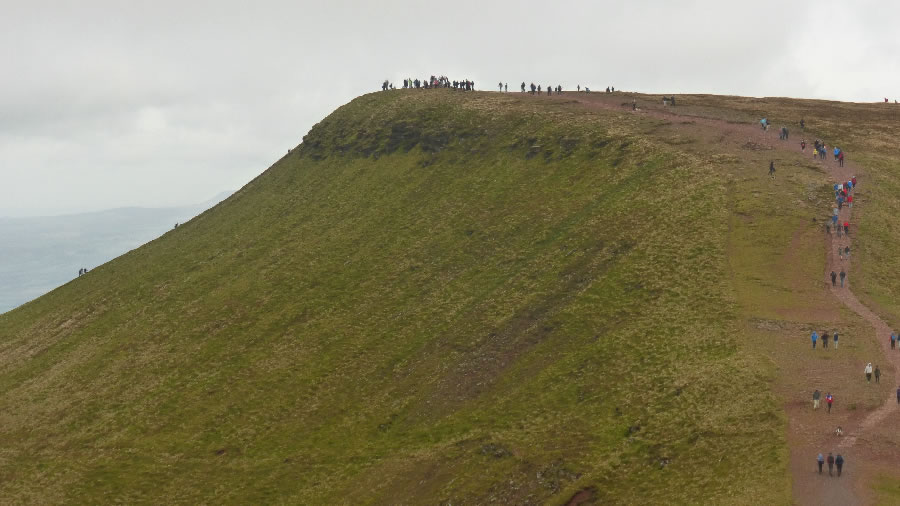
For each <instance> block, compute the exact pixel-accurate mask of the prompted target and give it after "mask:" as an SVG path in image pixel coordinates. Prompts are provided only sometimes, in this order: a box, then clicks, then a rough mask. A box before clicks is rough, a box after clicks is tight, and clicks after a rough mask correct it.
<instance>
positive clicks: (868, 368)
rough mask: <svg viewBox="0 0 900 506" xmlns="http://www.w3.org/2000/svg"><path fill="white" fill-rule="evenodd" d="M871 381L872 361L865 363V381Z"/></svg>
mask: <svg viewBox="0 0 900 506" xmlns="http://www.w3.org/2000/svg"><path fill="white" fill-rule="evenodd" d="M871 382H872V362H869V363H868V364H866V383H871Z"/></svg>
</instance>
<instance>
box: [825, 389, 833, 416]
mask: <svg viewBox="0 0 900 506" xmlns="http://www.w3.org/2000/svg"><path fill="white" fill-rule="evenodd" d="M833 403H834V396H832V395H831V392H828V394H827V395H825V407H826V408H827V413H829V414H830V413H831V405H832V404H833Z"/></svg>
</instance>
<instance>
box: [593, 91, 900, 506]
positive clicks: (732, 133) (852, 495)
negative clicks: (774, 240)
mask: <svg viewBox="0 0 900 506" xmlns="http://www.w3.org/2000/svg"><path fill="white" fill-rule="evenodd" d="M600 95H602V94H600ZM581 97H582V96H579V101H582V102H583V103H584V104H585V105H586V106H587V107H597V108H602V109H607V110H618V111H622V112H623V113H633V114H643V115H647V116H650V117H655V118H659V119H664V120H672V119H673V118H676V117H677V118H681V119H690V123H689V124H687V125H685V127H686V128H694V129H700V128H704V127H706V128H712V129H715V130H716V131H717V132H718V133H719V134H720V140H721V142H728V141H729V140H730V141H732V142H743V141H744V140H745V139H746V142H748V143H752V144H754V145H758V146H761V147H764V148H766V149H771V150H773V151H782V152H784V151H788V152H794V153H796V154H800V155H801V156H808V157H810V158H811V157H812V151H811V149H812V146H811V145H808V146H807V150H806V151H805V152H802V150H801V147H800V145H799V141H781V140H778V139H777V138H776V137H775V136H776V134H777V132H775V131H772V132H764V131H763V130H762V129H761V128H759V127H758V126H757V125H746V124H734V123H728V122H726V121H722V120H717V119H711V118H704V117H698V116H692V115H691V116H689V115H681V114H679V113H678V112H677V111H678V110H677V108H665V109H660V108H658V107H650V108H641V109H638V110H637V111H634V112H632V111H631V110H630V106H623V105H622V104H619V103H618V102H621V101H622V97H621V96H618V97H615V96H612V97H608V98H607V97H606V96H601V97H599V98H593V97H592V98H590V99H586V100H582V99H581ZM585 98H586V97H585ZM682 123H685V122H682ZM851 156H852V154H851ZM830 157H831V153H827V155H826V158H825V159H824V160H817V163H819V164H820V165H821V166H822V167H823V168H824V169H825V171H826V173H827V174H829V176H830V179H831V180H832V182H835V183H837V182H843V181H847V180H849V179H850V178H851V177H853V176H856V177H857V178H858V182H859V183H860V184H861V185H865V184H866V183H867V178H866V174H865V171H864V170H863V169H862V168H861V167H859V166H856V165H855V164H853V163H850V162H849V160H845V163H844V166H843V167H842V166H840V165H839V164H838V163H836V162H834V161H833V160H831V159H830ZM848 158H849V157H848ZM763 170H765V169H764V168H762V167H761V168H760V171H763ZM854 193H855V192H854ZM854 200H856V201H855V202H854V205H855V206H856V210H857V213H859V211H860V206H863V207H864V206H865V205H866V203H865V202H860V201H859V200H857V199H856V198H855V197H854ZM830 211H831V210H830V209H822V210H821V214H822V217H825V216H830ZM852 212H853V209H852V208H850V207H849V206H843V209H841V210H840V211H839V222H840V223H843V222H844V221H847V222H850V226H851V228H850V234H849V235H848V234H843V235H841V236H840V237H838V236H837V235H836V234H834V233H832V234H831V235H830V236H829V237H828V238H827V239H826V240H825V241H824V242H825V245H826V247H827V249H828V251H827V253H826V268H825V272H823V273H822V275H823V282H824V283H825V285H824V286H825V289H827V290H829V291H830V292H831V293H832V295H833V296H834V297H836V298H837V299H838V300H839V301H841V303H843V304H844V305H845V306H846V307H847V308H849V309H850V310H851V311H853V312H854V313H856V314H857V315H859V317H861V318H862V319H863V320H865V321H866V322H868V323H869V324H870V325H871V327H872V329H873V331H874V336H873V337H874V338H875V340H876V342H878V343H880V345H881V346H882V349H883V350H884V354H885V359H886V361H883V362H881V364H884V365H882V369H884V368H885V367H888V366H889V367H893V368H894V371H895V372H898V373H900V353H897V351H896V350H895V351H893V353H892V352H891V350H890V345H889V342H888V340H887V337H888V336H889V335H890V333H891V330H890V327H889V326H888V325H887V323H885V321H884V320H882V319H881V318H880V317H879V316H878V315H876V314H875V313H874V312H873V311H872V310H870V309H869V308H868V307H866V306H865V305H864V304H863V303H862V302H860V300H859V299H858V298H857V297H856V295H855V294H854V293H853V291H852V280H853V277H854V270H853V266H854V263H855V262H856V260H855V259H856V258H857V257H856V256H855V255H854V254H853V253H854V252H853V246H852V242H853V237H854V235H855V230H857V229H858V223H855V222H853V221H852V220H851V214H852ZM823 232H824V230H823ZM846 246H850V257H848V258H844V259H843V260H841V259H840V257H839V255H838V254H837V248H838V247H840V248H844V247H846ZM842 268H843V269H844V271H845V272H847V278H846V279H845V281H844V286H843V287H841V286H840V283H838V284H837V286H832V284H831V278H830V273H831V272H832V270H833V271H834V272H836V273H840V272H841V269H842ZM859 373H860V377H861V378H862V376H863V367H862V365H861V366H860V371H859ZM896 377H900V375H897V376H896ZM897 411H898V404H897V403H896V402H894V401H893V399H892V398H891V397H890V396H889V397H888V398H887V399H886V400H885V402H884V403H883V404H882V405H881V407H879V408H878V409H876V410H875V411H873V412H871V413H870V414H868V415H867V416H865V418H864V419H863V420H862V421H861V422H859V423H856V424H854V426H848V427H846V428H845V430H846V435H845V437H844V438H843V440H842V441H841V443H840V444H839V445H838V448H839V451H840V452H841V453H842V454H843V455H844V456H845V458H847V459H848V465H847V469H846V470H845V473H844V477H842V478H841V479H825V480H822V479H818V478H821V477H818V476H815V475H813V474H812V473H811V472H810V471H811V469H812V464H813V459H814V457H815V453H812V454H811V455H810V454H809V452H810V451H812V450H813V448H812V447H811V446H810V444H809V442H808V441H803V442H800V443H796V447H794V448H792V453H793V454H794V455H793V457H794V458H792V461H793V462H792V465H791V468H792V469H791V470H792V474H793V475H794V489H795V490H794V497H795V499H796V500H797V502H798V503H801V504H816V505H821V504H834V505H848V504H862V503H863V500H862V499H861V498H860V494H859V493H858V492H857V490H855V487H859V486H860V485H859V483H860V479H861V478H862V477H861V476H854V475H855V473H854V466H853V463H855V462H859V461H860V460H859V459H857V456H858V455H859V454H860V453H861V452H860V451H856V450H854V447H855V446H856V445H857V443H859V442H863V441H868V440H869V437H870V435H871V433H872V432H873V429H874V428H875V427H876V426H878V425H879V424H881V423H882V422H884V420H885V419H886V418H887V417H889V416H890V415H892V414H895V413H896V412H897ZM792 446H795V445H794V444H792ZM857 469H858V468H857ZM854 485H855V487H854Z"/></svg>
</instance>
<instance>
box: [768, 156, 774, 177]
mask: <svg viewBox="0 0 900 506" xmlns="http://www.w3.org/2000/svg"><path fill="white" fill-rule="evenodd" d="M769 175H770V176H772V179H775V162H774V161H772V160H770V161H769Z"/></svg>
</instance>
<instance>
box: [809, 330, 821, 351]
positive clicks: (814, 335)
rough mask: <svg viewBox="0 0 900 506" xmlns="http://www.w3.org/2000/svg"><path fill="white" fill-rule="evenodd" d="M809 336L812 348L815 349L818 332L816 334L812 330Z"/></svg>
mask: <svg viewBox="0 0 900 506" xmlns="http://www.w3.org/2000/svg"><path fill="white" fill-rule="evenodd" d="M809 338H810V339H812V345H813V349H816V341H818V340H819V334H816V331H815V330H813V333H812V335H811V336H809Z"/></svg>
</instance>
